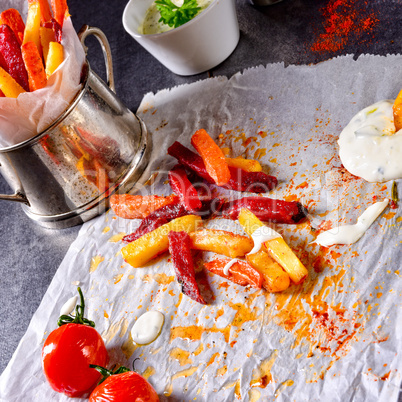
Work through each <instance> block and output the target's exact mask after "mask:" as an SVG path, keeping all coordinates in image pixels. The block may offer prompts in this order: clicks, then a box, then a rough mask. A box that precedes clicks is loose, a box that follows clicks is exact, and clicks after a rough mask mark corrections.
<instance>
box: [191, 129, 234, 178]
mask: <svg viewBox="0 0 402 402" xmlns="http://www.w3.org/2000/svg"><path fill="white" fill-rule="evenodd" d="M191 144H192V145H193V147H194V148H195V149H196V150H197V152H198V153H199V154H200V155H201V158H202V160H203V161H204V164H205V168H206V169H207V172H208V174H209V175H210V176H211V177H212V179H213V181H214V182H215V183H216V184H217V185H218V186H223V185H224V184H227V183H229V180H230V171H229V167H228V164H227V163H226V159H225V155H223V152H222V151H221V149H220V148H219V147H218V145H216V143H215V141H214V140H213V139H212V138H211V137H210V136H209V134H208V133H207V132H206V131H205V130H204V129H200V130H197V131H196V132H195V133H194V134H193V136H192V137H191Z"/></svg>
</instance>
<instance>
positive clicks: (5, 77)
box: [0, 67, 25, 98]
mask: <svg viewBox="0 0 402 402" xmlns="http://www.w3.org/2000/svg"><path fill="white" fill-rule="evenodd" d="M0 91H1V92H2V93H3V94H4V96H6V97H8V98H16V97H17V96H18V95H19V94H21V93H23V92H25V90H24V88H22V87H21V86H20V85H19V84H18V83H17V81H15V79H14V78H13V77H11V75H10V74H8V73H7V71H5V70H4V69H3V68H1V67H0Z"/></svg>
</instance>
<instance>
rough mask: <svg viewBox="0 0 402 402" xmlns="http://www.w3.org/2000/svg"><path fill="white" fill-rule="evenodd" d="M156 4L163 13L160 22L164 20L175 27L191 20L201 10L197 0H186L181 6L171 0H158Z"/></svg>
mask: <svg viewBox="0 0 402 402" xmlns="http://www.w3.org/2000/svg"><path fill="white" fill-rule="evenodd" d="M155 4H156V8H157V9H158V11H159V12H160V14H161V18H160V19H159V22H163V23H164V24H166V25H169V26H170V27H173V28H177V27H179V26H180V25H183V24H185V23H186V22H188V21H190V20H191V19H192V18H194V17H195V16H196V15H197V14H198V12H199V11H200V10H201V7H199V6H198V4H197V0H184V2H183V5H182V6H181V7H178V6H176V4H174V3H172V1H171V0H156V1H155Z"/></svg>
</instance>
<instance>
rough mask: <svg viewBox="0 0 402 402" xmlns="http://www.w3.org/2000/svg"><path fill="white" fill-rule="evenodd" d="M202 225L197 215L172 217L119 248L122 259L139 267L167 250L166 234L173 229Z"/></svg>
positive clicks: (185, 228)
mask: <svg viewBox="0 0 402 402" xmlns="http://www.w3.org/2000/svg"><path fill="white" fill-rule="evenodd" d="M201 226H202V220H201V218H200V217H199V216H197V215H186V216H182V217H181V218H177V219H174V220H172V221H170V222H169V223H166V224H165V225H162V226H160V227H159V228H157V229H155V230H154V231H152V232H149V233H147V234H145V235H144V236H141V237H140V238H139V239H137V240H135V241H133V242H132V243H129V244H127V246H125V247H123V248H122V250H121V254H122V255H123V258H124V261H126V262H128V263H129V264H130V265H131V266H133V267H135V268H139V267H141V266H143V265H144V264H146V263H147V262H148V261H150V260H152V259H153V258H154V257H156V256H157V255H158V254H161V253H163V252H165V251H167V250H168V248H169V239H168V234H169V232H170V231H172V230H174V231H176V232H180V231H185V232H187V233H191V232H194V231H195V230H197V229H198V228H200V227H201Z"/></svg>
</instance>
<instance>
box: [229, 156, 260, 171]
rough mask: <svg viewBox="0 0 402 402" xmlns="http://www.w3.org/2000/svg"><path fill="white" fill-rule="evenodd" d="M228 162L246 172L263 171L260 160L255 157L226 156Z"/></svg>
mask: <svg viewBox="0 0 402 402" xmlns="http://www.w3.org/2000/svg"><path fill="white" fill-rule="evenodd" d="M226 163H227V164H228V166H230V167H234V168H239V169H243V170H245V171H246V172H261V171H262V166H261V164H260V162H258V161H256V160H253V159H244V158H226Z"/></svg>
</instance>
